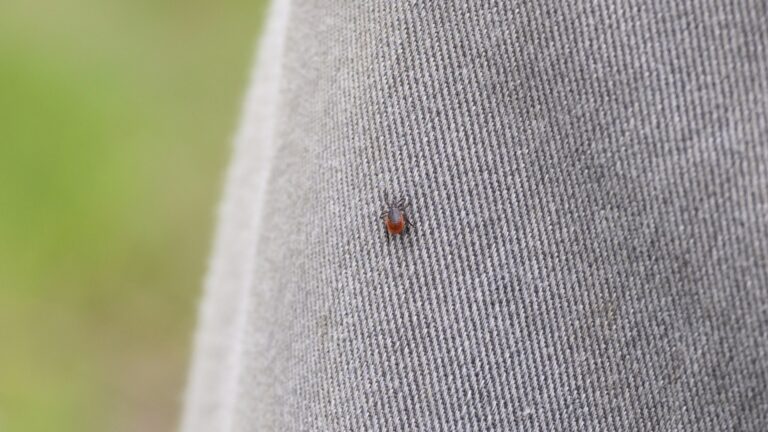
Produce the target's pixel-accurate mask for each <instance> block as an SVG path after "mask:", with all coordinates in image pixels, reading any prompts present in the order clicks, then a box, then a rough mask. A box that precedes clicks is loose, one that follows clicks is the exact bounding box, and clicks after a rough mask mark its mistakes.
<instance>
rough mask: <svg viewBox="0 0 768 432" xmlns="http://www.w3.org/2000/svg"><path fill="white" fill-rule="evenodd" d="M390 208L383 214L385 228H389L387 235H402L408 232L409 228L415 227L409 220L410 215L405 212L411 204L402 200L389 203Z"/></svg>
mask: <svg viewBox="0 0 768 432" xmlns="http://www.w3.org/2000/svg"><path fill="white" fill-rule="evenodd" d="M387 206H388V208H387V209H386V210H384V211H383V212H381V215H380V216H379V217H381V219H382V220H383V221H384V226H385V227H386V228H387V233H389V234H390V235H393V236H395V235H401V234H405V233H407V232H408V228H412V227H414V225H413V224H412V223H411V221H410V220H409V219H408V215H407V214H406V212H405V210H406V209H407V208H408V207H409V206H410V204H409V203H408V202H407V201H406V200H405V198H401V199H400V200H399V201H396V202H392V203H388V204H387Z"/></svg>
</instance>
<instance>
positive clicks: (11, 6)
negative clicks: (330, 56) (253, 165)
mask: <svg viewBox="0 0 768 432" xmlns="http://www.w3.org/2000/svg"><path fill="white" fill-rule="evenodd" d="M264 3H265V2H264V1H257V2H250V1H245V0H243V1H234V2H224V3H217V2H203V1H185V2H182V1H170V0H159V1H149V0H138V1H137V0H121V1H117V2H104V1H101V0H68V1H56V0H54V1H43V2H22V1H12V2H10V3H7V4H6V3H3V4H0V431H1V432H6V431H7V432H15V431H23V432H36V431H59V432H61V431H77V432H88V431H105V430H109V431H155V430H172V429H173V428H174V427H175V423H176V419H177V417H178V408H179V404H180V401H181V394H182V389H183V383H184V378H185V374H186V368H187V358H188V355H189V349H190V342H191V332H192V328H193V325H194V318H195V312H196V304H197V299H198V297H199V293H200V281H201V278H202V275H203V273H204V271H205V263H206V259H207V254H208V248H209V245H210V240H211V232H212V228H213V223H214V209H215V204H216V200H217V195H218V194H219V192H220V189H221V185H222V177H223V170H224V167H225V165H226V161H227V158H228V156H229V151H230V142H231V138H232V136H233V133H234V130H235V127H236V123H237V117H238V112H239V109H240V103H241V98H242V95H243V94H244V89H245V86H246V83H247V77H248V72H249V66H250V62H251V60H252V57H253V55H252V54H253V47H254V42H255V41H256V37H257V36H258V33H259V28H260V25H261V21H262V17H263V12H264V9H265V7H264V6H265V4H264Z"/></svg>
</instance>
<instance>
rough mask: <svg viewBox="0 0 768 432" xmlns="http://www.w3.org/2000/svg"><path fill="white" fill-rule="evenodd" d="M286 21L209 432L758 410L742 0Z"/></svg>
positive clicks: (761, 147) (334, 15)
mask: <svg viewBox="0 0 768 432" xmlns="http://www.w3.org/2000/svg"><path fill="white" fill-rule="evenodd" d="M286 37H287V39H286V42H285V43H286V45H285V51H284V58H283V59H282V60H281V67H282V71H281V74H282V81H281V82H282V85H281V89H280V93H279V98H278V99H279V101H278V106H277V110H278V111H277V113H278V114H277V117H276V118H277V120H276V125H275V127H276V129H275V134H276V135H275V145H276V148H275V153H274V157H273V158H272V160H271V168H270V175H269V177H268V179H267V180H266V189H265V196H264V202H265V205H264V206H263V207H262V208H261V210H260V213H259V215H258V216H254V217H258V218H260V220H261V224H260V227H261V228H260V230H259V232H258V235H257V236H256V239H255V240H254V242H255V243H254V244H255V245H256V246H255V247H256V250H255V255H254V254H253V253H251V254H250V255H246V256H247V258H246V259H244V263H243V265H248V266H251V269H250V270H251V271H252V283H251V284H250V285H249V287H248V291H247V301H246V303H245V309H244V316H243V325H242V328H240V329H239V333H237V334H233V333H228V334H220V337H221V338H223V339H227V338H232V339H236V340H238V341H239V342H238V343H239V347H238V353H239V354H238V355H239V360H238V362H239V363H238V366H237V367H238V368H239V370H238V371H237V373H238V377H239V378H238V380H237V388H236V390H235V394H234V397H233V398H232V402H231V403H232V405H231V406H228V407H226V409H229V410H231V425H227V429H221V430H229V429H230V426H231V430H235V431H310V430H311V431H350V430H353V431H374V430H381V431H394V430H403V431H417V430H419V431H421V430H425V431H426V430H447V431H448V430H449V431H481V430H482V431H491V430H493V431H511V430H520V431H556V430H563V431H570V430H644V431H645V430H647V431H656V430H663V431H666V430H686V431H704V430H707V431H708V430H739V431H765V430H768V390H767V389H768V6H767V4H766V2H764V1H740V0H730V1H723V0H711V1H682V2H675V1H670V2H628V1H625V2H617V1H603V2H600V1H598V2H573V3H561V2H557V1H543V2H457V1H445V2H428V3H423V2H406V1H381V2H370V1H366V2H363V1H354V2H305V1H296V2H293V3H292V4H291V10H290V15H289V19H288V28H287V36H286ZM246 121H248V119H246ZM385 194H389V195H390V196H392V197H399V196H405V197H407V198H409V199H410V201H411V202H412V210H411V212H410V213H409V216H410V218H411V220H412V221H413V222H414V223H415V224H416V226H417V228H416V230H415V232H413V233H411V234H410V235H408V236H405V237H402V238H394V239H392V240H390V241H388V240H387V238H386V236H385V232H384V227H383V225H382V223H381V221H380V220H379V219H378V215H379V213H380V212H381V211H382V210H383V206H384V196H385ZM243 253H244V254H245V253H246V252H245V251H243ZM217 288H218V287H216V286H213V287H212V288H211V289H213V290H215V289H217ZM221 288H222V289H223V287H221ZM201 331H204V329H203V330H201ZM197 355H198V356H204V355H205V353H204V352H201V351H198V353H197ZM189 430H192V428H190V429H189Z"/></svg>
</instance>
